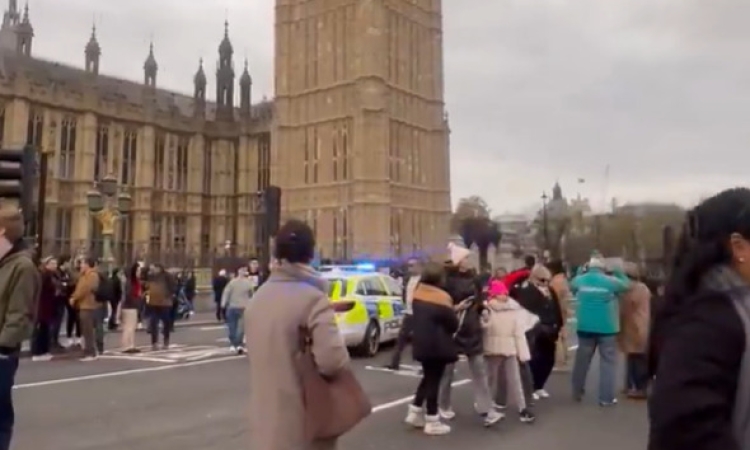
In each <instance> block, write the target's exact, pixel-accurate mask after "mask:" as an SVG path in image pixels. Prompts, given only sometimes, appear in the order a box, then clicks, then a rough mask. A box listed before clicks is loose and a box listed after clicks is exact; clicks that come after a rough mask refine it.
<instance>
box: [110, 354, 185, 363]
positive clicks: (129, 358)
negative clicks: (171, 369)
mask: <svg viewBox="0 0 750 450" xmlns="http://www.w3.org/2000/svg"><path fill="white" fill-rule="evenodd" d="M99 358H103V359H114V360H118V359H121V360H126V361H139V362H156V363H175V362H177V361H174V360H171V359H166V358H153V357H148V356H135V355H99Z"/></svg>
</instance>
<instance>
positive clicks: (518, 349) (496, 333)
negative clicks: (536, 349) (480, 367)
mask: <svg viewBox="0 0 750 450" xmlns="http://www.w3.org/2000/svg"><path fill="white" fill-rule="evenodd" d="M525 313H526V310H524V309H523V308H522V307H521V305H519V304H518V302H517V301H515V300H513V299H512V298H509V299H508V300H507V301H505V302H500V301H496V300H490V301H489V302H487V308H485V310H484V312H483V313H482V327H483V328H484V354H485V355H488V356H517V357H518V359H519V360H520V361H521V362H525V361H529V360H530V359H531V352H530V350H529V343H528V342H527V341H526V326H525V323H524V322H525V319H526V317H525Z"/></svg>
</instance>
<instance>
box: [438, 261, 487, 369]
mask: <svg viewBox="0 0 750 450" xmlns="http://www.w3.org/2000/svg"><path fill="white" fill-rule="evenodd" d="M445 291H446V292H448V294H449V295H450V296H451V300H453V304H454V305H458V304H459V303H461V302H462V301H464V300H466V299H467V298H472V297H473V299H474V300H473V304H472V305H471V307H469V309H467V310H466V312H465V316H464V319H463V321H462V322H461V327H460V328H459V330H458V334H457V335H456V339H455V340H456V345H457V346H458V349H459V352H460V353H461V354H463V355H466V356H476V355H481V354H482V353H483V352H484V346H483V344H482V340H483V339H482V309H483V308H484V306H483V301H482V300H483V299H482V286H481V284H480V282H479V279H478V278H477V275H476V273H475V272H474V271H461V270H458V269H457V268H455V267H448V268H446V282H445Z"/></svg>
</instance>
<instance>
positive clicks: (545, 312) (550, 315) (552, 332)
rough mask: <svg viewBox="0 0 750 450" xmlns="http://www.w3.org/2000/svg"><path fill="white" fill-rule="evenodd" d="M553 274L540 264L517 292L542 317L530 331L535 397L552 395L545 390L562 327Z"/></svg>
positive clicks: (517, 295) (527, 308)
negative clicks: (552, 279)
mask: <svg viewBox="0 0 750 450" xmlns="http://www.w3.org/2000/svg"><path fill="white" fill-rule="evenodd" d="M551 278H552V274H551V273H550V271H549V269H547V268H546V267H544V266H543V265H541V264H538V265H536V266H534V268H533V269H531V273H530V274H529V281H528V282H527V283H525V284H524V285H523V286H522V287H520V288H519V289H518V290H517V291H516V301H518V303H519V304H520V305H521V306H523V307H524V308H525V309H526V310H527V311H529V312H530V313H532V314H534V315H535V316H537V317H539V323H538V324H537V325H536V326H535V327H534V328H533V329H532V330H531V331H529V332H528V333H527V339H528V341H529V348H530V350H531V361H529V367H530V369H531V375H532V377H533V380H534V393H533V397H534V399H535V400H538V399H539V398H547V397H549V393H547V391H546V390H544V385H545V384H547V380H548V379H549V376H550V374H551V373H552V368H553V367H554V366H555V353H556V351H557V339H558V338H559V336H560V330H561V329H562V327H563V315H562V309H561V308H560V302H559V300H558V298H557V295H556V294H555V291H554V290H553V289H550V287H549V282H550V279H551Z"/></svg>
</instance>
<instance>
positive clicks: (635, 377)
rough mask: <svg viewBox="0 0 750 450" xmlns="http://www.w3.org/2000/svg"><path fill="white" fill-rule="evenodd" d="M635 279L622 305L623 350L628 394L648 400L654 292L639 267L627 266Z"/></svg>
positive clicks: (626, 270)
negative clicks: (650, 330) (650, 331)
mask: <svg viewBox="0 0 750 450" xmlns="http://www.w3.org/2000/svg"><path fill="white" fill-rule="evenodd" d="M625 273H626V274H627V275H628V277H629V278H630V279H631V281H632V282H631V284H630V289H629V290H628V291H627V292H626V293H625V294H623V296H622V301H621V303H620V334H619V336H618V342H619V344H620V350H621V351H622V352H623V353H624V354H625V358H626V385H625V389H626V394H627V396H628V397H630V398H634V399H643V398H646V391H647V389H648V378H649V377H648V368H647V361H648V360H647V358H646V349H647V345H648V330H649V326H650V321H651V308H650V306H651V291H650V290H649V289H648V287H647V286H646V284H645V283H643V282H642V281H640V279H639V278H640V277H639V275H640V274H639V270H638V266H636V265H635V264H633V263H627V264H626V265H625Z"/></svg>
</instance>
